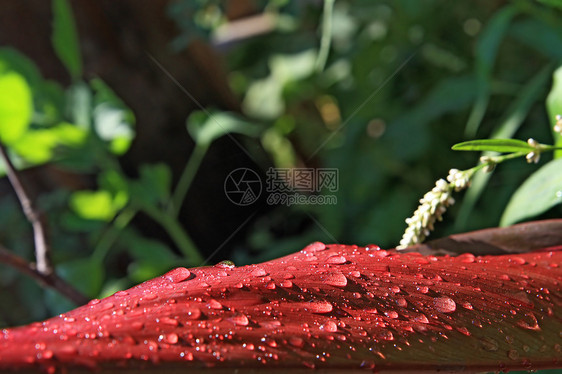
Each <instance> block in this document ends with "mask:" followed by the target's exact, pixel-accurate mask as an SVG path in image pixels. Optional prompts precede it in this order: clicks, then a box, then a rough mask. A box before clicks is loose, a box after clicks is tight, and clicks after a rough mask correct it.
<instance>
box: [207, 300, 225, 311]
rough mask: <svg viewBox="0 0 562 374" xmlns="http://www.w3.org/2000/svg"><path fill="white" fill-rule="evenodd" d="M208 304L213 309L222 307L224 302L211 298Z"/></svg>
mask: <svg viewBox="0 0 562 374" xmlns="http://www.w3.org/2000/svg"><path fill="white" fill-rule="evenodd" d="M207 306H208V307H209V308H211V309H222V304H221V303H220V302H218V301H217V300H215V299H211V300H209V301H208V302H207Z"/></svg>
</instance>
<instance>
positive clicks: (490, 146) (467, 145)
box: [451, 139, 534, 153]
mask: <svg viewBox="0 0 562 374" xmlns="http://www.w3.org/2000/svg"><path fill="white" fill-rule="evenodd" d="M451 149H452V150H454V151H489V152H500V153H517V152H523V153H528V152H531V151H532V150H534V148H533V147H532V146H530V145H529V144H528V143H527V142H524V141H523V140H517V139H479V140H469V141H466V142H462V143H458V144H455V145H454V146H453V147H452V148H451Z"/></svg>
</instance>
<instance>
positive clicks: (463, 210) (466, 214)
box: [455, 67, 551, 230]
mask: <svg viewBox="0 0 562 374" xmlns="http://www.w3.org/2000/svg"><path fill="white" fill-rule="evenodd" d="M550 69H551V68H550V67H545V68H544V69H542V70H541V71H539V72H538V73H537V74H536V75H535V76H534V77H533V78H532V79H530V80H529V81H528V82H527V83H526V84H525V86H524V87H523V88H522V89H521V90H520V91H519V94H518V95H517V98H516V99H515V100H514V101H513V102H512V103H511V104H510V106H509V109H508V110H507V112H506V114H505V116H504V117H503V118H502V119H501V120H500V122H499V126H498V127H497V128H496V129H494V131H493V132H492V136H491V138H492V139H502V138H504V139H505V138H511V137H512V136H513V135H514V134H515V133H516V132H517V130H518V129H519V128H520V127H521V124H522V123H523V122H524V121H525V119H526V118H527V116H528V114H529V111H530V110H531V108H532V107H533V104H534V103H535V102H536V101H537V100H538V99H539V98H541V97H542V95H543V92H544V86H545V85H546V84H547V82H548V79H549V76H550ZM483 155H485V156H489V154H487V153H484V154H483ZM490 176H491V173H477V174H476V175H475V176H474V178H473V180H472V182H471V185H470V188H469V189H468V191H467V192H466V194H465V196H464V198H463V201H462V205H461V207H460V210H459V213H458V216H457V219H456V220H455V228H456V229H457V230H461V229H462V228H464V227H466V224H467V223H468V221H469V219H470V213H471V212H472V210H473V208H474V206H475V205H476V202H477V201H478V199H479V198H480V195H481V194H482V191H483V190H484V188H485V187H486V184H487V183H488V180H489V179H490Z"/></svg>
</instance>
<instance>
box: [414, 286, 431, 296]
mask: <svg viewBox="0 0 562 374" xmlns="http://www.w3.org/2000/svg"><path fill="white" fill-rule="evenodd" d="M416 289H417V290H418V291H419V292H421V293H423V294H426V293H428V292H429V287H427V286H418V287H416Z"/></svg>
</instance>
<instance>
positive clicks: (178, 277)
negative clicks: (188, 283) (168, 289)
mask: <svg viewBox="0 0 562 374" xmlns="http://www.w3.org/2000/svg"><path fill="white" fill-rule="evenodd" d="M190 275H191V272H190V271H189V270H187V269H186V268H183V267H180V268H176V269H173V270H170V271H169V272H167V273H166V274H164V277H165V278H166V279H168V280H169V281H170V282H172V283H179V282H182V281H184V280H186V279H187V278H189V276H190Z"/></svg>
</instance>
